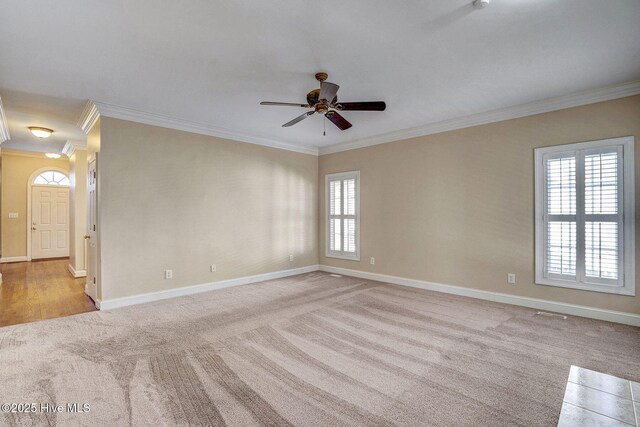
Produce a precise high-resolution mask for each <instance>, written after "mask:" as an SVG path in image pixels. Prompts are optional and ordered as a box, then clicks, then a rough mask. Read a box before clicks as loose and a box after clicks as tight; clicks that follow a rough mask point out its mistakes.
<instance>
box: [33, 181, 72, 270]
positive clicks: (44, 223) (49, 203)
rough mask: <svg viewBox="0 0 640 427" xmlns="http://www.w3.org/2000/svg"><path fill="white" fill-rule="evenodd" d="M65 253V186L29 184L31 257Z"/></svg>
mask: <svg viewBox="0 0 640 427" xmlns="http://www.w3.org/2000/svg"><path fill="white" fill-rule="evenodd" d="M68 256H69V187H58V186H52V185H47V186H38V185H34V186H33V187H31V259H42V258H59V257H68Z"/></svg>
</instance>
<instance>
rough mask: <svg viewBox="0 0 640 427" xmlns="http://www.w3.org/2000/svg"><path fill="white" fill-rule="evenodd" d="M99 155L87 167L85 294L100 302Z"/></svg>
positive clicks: (95, 155)
mask: <svg viewBox="0 0 640 427" xmlns="http://www.w3.org/2000/svg"><path fill="white" fill-rule="evenodd" d="M96 167H97V154H96V153H94V154H92V155H91V156H90V157H89V159H88V166H87V234H86V235H85V236H84V238H85V242H86V243H85V247H86V253H85V264H86V268H87V283H86V285H85V293H86V294H87V295H88V296H89V297H91V299H92V300H94V301H97V300H98V284H97V280H96V277H97V275H98V231H97V219H98V212H97V208H98V198H97V190H98V186H97V172H96Z"/></svg>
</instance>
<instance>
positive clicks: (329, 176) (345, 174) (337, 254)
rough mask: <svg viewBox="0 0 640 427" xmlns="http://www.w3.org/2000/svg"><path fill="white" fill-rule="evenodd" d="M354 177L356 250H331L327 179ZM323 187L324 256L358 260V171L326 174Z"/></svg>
mask: <svg viewBox="0 0 640 427" xmlns="http://www.w3.org/2000/svg"><path fill="white" fill-rule="evenodd" d="M352 177H355V179H356V251H355V253H353V254H352V253H346V252H343V251H340V252H338V251H331V250H330V247H329V231H330V227H329V217H330V212H329V209H330V204H329V181H330V180H334V179H344V178H352ZM324 188H325V198H324V200H325V233H324V235H325V256H327V257H328V258H340V259H347V260H351V261H360V171H349V172H339V173H332V174H327V175H325V177H324Z"/></svg>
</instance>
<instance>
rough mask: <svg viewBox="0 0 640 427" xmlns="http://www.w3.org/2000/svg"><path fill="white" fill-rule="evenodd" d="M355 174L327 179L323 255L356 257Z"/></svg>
mask: <svg viewBox="0 0 640 427" xmlns="http://www.w3.org/2000/svg"><path fill="white" fill-rule="evenodd" d="M358 179H359V173H358V172H345V173H339V174H332V175H327V181H326V182H327V207H328V216H327V224H328V226H327V255H330V256H338V257H345V258H356V257H358V237H359V236H358V233H359V230H358V214H359V212H358V209H359V207H358V194H357V193H358V189H359V183H358Z"/></svg>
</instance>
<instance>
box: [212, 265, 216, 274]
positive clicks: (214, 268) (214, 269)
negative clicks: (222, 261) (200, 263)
mask: <svg viewBox="0 0 640 427" xmlns="http://www.w3.org/2000/svg"><path fill="white" fill-rule="evenodd" d="M216 270H217V267H216V265H215V264H211V272H212V273H215V272H216Z"/></svg>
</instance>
